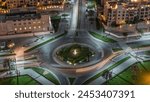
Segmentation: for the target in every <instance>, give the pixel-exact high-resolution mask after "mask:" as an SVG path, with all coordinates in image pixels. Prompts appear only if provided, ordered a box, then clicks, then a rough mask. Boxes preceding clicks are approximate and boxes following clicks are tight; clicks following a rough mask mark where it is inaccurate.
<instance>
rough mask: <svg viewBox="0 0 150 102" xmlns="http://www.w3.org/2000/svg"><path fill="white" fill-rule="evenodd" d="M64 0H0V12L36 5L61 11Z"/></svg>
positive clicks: (38, 7)
mask: <svg viewBox="0 0 150 102" xmlns="http://www.w3.org/2000/svg"><path fill="white" fill-rule="evenodd" d="M64 3H65V0H0V12H1V13H8V12H9V10H11V9H14V8H28V7H37V10H39V11H41V12H43V11H62V10H63V9H64Z"/></svg>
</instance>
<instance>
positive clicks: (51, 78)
mask: <svg viewBox="0 0 150 102" xmlns="http://www.w3.org/2000/svg"><path fill="white" fill-rule="evenodd" d="M26 69H32V70H34V71H35V72H37V73H39V74H40V75H42V76H43V77H45V78H46V79H48V80H49V81H51V82H52V83H54V84H55V85H60V82H59V80H58V79H57V78H56V77H55V76H54V75H53V74H52V73H51V72H48V71H47V72H46V74H44V72H45V71H46V70H44V69H42V68H37V67H29V68H26Z"/></svg>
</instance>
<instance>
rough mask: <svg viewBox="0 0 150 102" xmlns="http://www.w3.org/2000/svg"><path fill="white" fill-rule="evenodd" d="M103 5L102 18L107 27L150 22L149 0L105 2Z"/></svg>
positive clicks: (105, 0) (108, 0) (107, 0)
mask: <svg viewBox="0 0 150 102" xmlns="http://www.w3.org/2000/svg"><path fill="white" fill-rule="evenodd" d="M103 3H104V8H103V13H102V14H101V18H102V20H103V21H104V23H105V24H106V25H107V26H118V25H123V24H135V23H138V22H140V21H148V22H149V20H150V1H149V0H118V1H117V0H103Z"/></svg>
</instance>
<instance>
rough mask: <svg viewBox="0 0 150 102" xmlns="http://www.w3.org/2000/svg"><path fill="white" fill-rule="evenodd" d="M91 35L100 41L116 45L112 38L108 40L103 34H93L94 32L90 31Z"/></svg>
mask: <svg viewBox="0 0 150 102" xmlns="http://www.w3.org/2000/svg"><path fill="white" fill-rule="evenodd" d="M89 33H90V35H92V36H93V37H95V38H97V39H99V40H102V41H104V42H107V43H115V42H116V41H115V40H113V39H111V38H108V37H106V36H103V35H101V34H98V33H96V32H92V31H89Z"/></svg>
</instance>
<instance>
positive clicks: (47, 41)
mask: <svg viewBox="0 0 150 102" xmlns="http://www.w3.org/2000/svg"><path fill="white" fill-rule="evenodd" d="M64 35H66V33H63V34H61V35H58V36H56V37H53V38H50V39H48V40H46V41H44V42H42V43H40V44H38V45H35V46H33V47H32V48H29V49H27V50H26V51H25V53H27V52H30V51H33V50H34V49H36V48H39V47H41V46H43V45H45V44H47V43H49V42H51V41H53V40H55V39H57V38H59V37H62V36H64Z"/></svg>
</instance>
